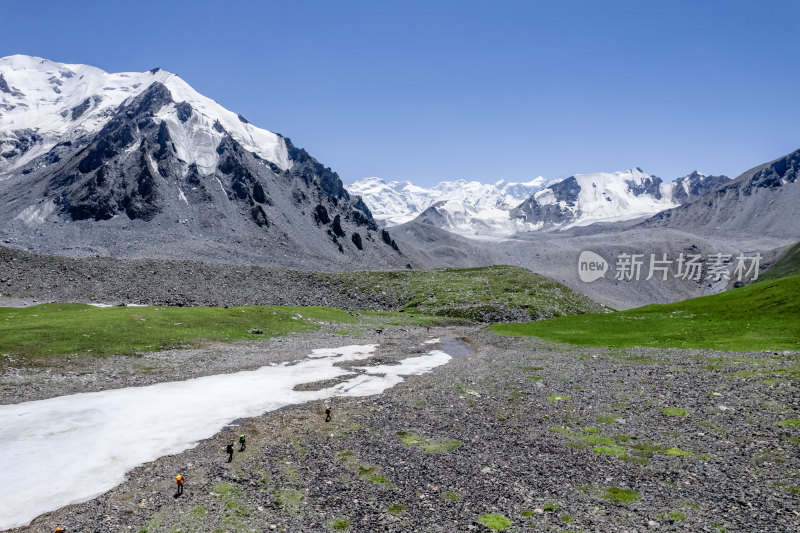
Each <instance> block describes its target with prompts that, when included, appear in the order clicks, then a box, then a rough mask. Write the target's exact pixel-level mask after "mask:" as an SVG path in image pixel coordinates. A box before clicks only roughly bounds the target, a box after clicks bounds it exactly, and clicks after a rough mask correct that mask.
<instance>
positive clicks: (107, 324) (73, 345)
mask: <svg viewBox="0 0 800 533" xmlns="http://www.w3.org/2000/svg"><path fill="white" fill-rule="evenodd" d="M356 321H358V319H357V318H356V317H354V316H352V315H351V314H349V313H348V312H347V311H340V310H337V309H330V308H326V307H280V306H248V307H230V308H223V307H94V306H91V305H85V304H43V305H36V306H33V307H26V308H0V353H5V354H13V355H15V356H22V357H24V358H26V359H29V358H35V357H40V356H47V355H58V354H89V355H95V356H105V355H111V354H121V355H133V354H136V353H137V352H149V351H156V350H163V349H169V348H179V347H188V346H197V345H200V344H202V343H206V342H214V341H234V340H239V339H255V338H261V337H272V336H277V335H285V334H287V333H292V332H297V331H305V330H308V329H314V328H317V327H319V325H320V323H330V322H337V323H353V322H356ZM251 328H252V329H260V330H262V331H263V332H264V333H263V335H253V334H252V333H249V330H250V329H251Z"/></svg>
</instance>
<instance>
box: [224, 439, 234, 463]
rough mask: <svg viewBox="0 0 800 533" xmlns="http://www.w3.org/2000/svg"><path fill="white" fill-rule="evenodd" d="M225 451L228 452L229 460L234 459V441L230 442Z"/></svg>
mask: <svg viewBox="0 0 800 533" xmlns="http://www.w3.org/2000/svg"><path fill="white" fill-rule="evenodd" d="M225 451H226V452H227V454H228V462H229V463H230V462H231V461H233V443H232V442H231V443H230V444H228V445H227V446H225Z"/></svg>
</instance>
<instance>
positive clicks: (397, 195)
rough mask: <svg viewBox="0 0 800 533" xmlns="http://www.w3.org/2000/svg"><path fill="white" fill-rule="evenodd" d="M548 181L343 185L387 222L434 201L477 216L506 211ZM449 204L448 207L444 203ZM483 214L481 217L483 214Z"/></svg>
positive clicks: (417, 211) (400, 220)
mask: <svg viewBox="0 0 800 533" xmlns="http://www.w3.org/2000/svg"><path fill="white" fill-rule="evenodd" d="M546 185H548V182H547V181H546V180H545V179H544V178H543V177H541V176H540V177H537V178H535V179H533V180H530V181H528V182H522V183H516V182H506V181H505V180H500V181H498V182H495V183H494V184H491V183H481V182H479V181H466V180H463V179H458V180H452V181H443V182H441V183H438V184H437V185H435V186H433V187H420V186H418V185H414V184H413V183H411V182H409V181H390V182H386V181H385V180H383V179H381V178H376V177H371V178H362V179H360V180H357V181H355V182H354V183H352V184H351V185H348V186H346V188H347V191H348V192H349V193H350V194H355V195H358V196H361V197H362V198H363V199H364V202H366V204H367V206H368V207H369V208H370V211H372V214H373V216H374V217H375V218H376V219H378V220H382V221H384V223H385V224H386V225H387V226H391V225H395V224H402V223H403V222H408V221H409V220H412V219H414V218H415V217H416V216H417V215H419V214H420V213H422V212H423V211H425V210H426V209H428V208H429V207H431V206H432V205H434V204H435V203H437V202H446V203H442V204H441V206H439V209H448V208H450V207H451V208H453V209H455V210H458V211H460V212H466V211H465V210H466V208H467V207H469V208H472V209H471V210H469V211H470V213H471V214H472V215H476V213H477V212H478V211H485V213H484V214H483V215H481V214H477V215H476V216H477V217H478V218H481V217H484V215H486V217H490V216H491V217H494V216H496V214H497V212H499V211H503V212H507V211H508V210H510V209H511V208H512V207H515V206H517V205H518V204H520V203H521V202H522V201H524V200H525V199H526V198H528V197H529V196H530V195H531V194H533V193H534V192H536V191H538V190H540V189H541V188H542V187H544V186H546ZM448 206H449V207H448ZM486 217H484V218H486Z"/></svg>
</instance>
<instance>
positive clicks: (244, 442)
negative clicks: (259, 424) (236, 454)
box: [239, 433, 247, 452]
mask: <svg viewBox="0 0 800 533" xmlns="http://www.w3.org/2000/svg"><path fill="white" fill-rule="evenodd" d="M239 444H240V445H241V446H240V447H239V451H240V452H243V451H244V449H245V447H246V446H247V442H246V439H245V437H244V433H242V434H241V435H239Z"/></svg>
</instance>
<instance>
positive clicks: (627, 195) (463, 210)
mask: <svg viewBox="0 0 800 533" xmlns="http://www.w3.org/2000/svg"><path fill="white" fill-rule="evenodd" d="M727 181H729V178H727V177H726V176H706V175H705V174H702V173H700V172H697V171H695V172H692V173H691V174H689V175H687V176H684V177H682V178H678V179H676V180H675V181H673V182H670V183H665V182H663V181H662V180H661V178H659V177H657V176H653V175H650V174H647V173H646V172H644V171H642V169H640V168H634V169H631V170H627V171H624V172H613V173H596V174H577V175H575V176H570V177H569V178H566V179H564V180H551V181H547V180H545V179H544V178H542V177H538V178H536V179H535V180H532V181H530V182H527V183H506V182H504V181H498V182H497V183H494V184H485V183H479V182H476V181H470V182H467V181H464V180H458V181H445V182H442V183H440V184H438V185H436V186H435V187H429V188H425V187H419V186H417V185H414V184H412V183H410V182H408V181H403V182H398V181H392V182H389V183H387V182H385V181H384V180H382V179H380V178H364V179H361V180H358V181H356V182H355V183H353V184H352V185H349V186H347V189H348V190H349V191H350V192H351V193H353V194H358V195H360V196H361V197H362V198H363V199H364V202H365V203H366V204H367V205H368V206H369V207H370V210H372V213H373V214H374V216H375V218H376V219H378V220H379V221H382V222H383V223H384V224H386V225H387V226H392V225H396V224H402V223H404V222H408V221H410V220H414V219H416V220H417V221H418V222H422V223H425V224H429V225H433V226H436V227H438V228H442V229H445V230H447V231H450V232H453V233H458V234H460V235H464V236H468V237H503V236H507V235H511V234H513V233H517V232H522V231H536V230H542V229H544V230H551V229H565V228H569V227H573V226H583V225H588V224H592V223H595V222H614V221H622V220H631V219H635V218H639V217H642V216H647V215H652V214H654V213H657V212H659V211H663V210H665V209H670V208H673V207H675V206H678V205H682V204H684V203H687V202H690V201H693V200H695V199H697V198H699V197H701V196H703V195H704V194H706V193H708V192H709V191H711V190H714V189H716V188H717V187H719V186H721V185H723V184H724V183H726V182H727Z"/></svg>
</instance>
